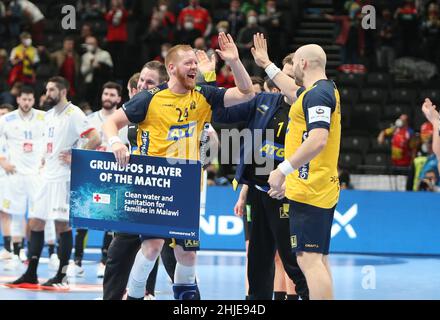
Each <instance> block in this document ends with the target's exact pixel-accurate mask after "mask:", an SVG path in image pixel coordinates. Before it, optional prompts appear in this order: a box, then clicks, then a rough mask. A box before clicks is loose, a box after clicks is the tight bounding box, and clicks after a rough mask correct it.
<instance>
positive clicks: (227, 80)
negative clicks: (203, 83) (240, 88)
mask: <svg viewBox="0 0 440 320" xmlns="http://www.w3.org/2000/svg"><path fill="white" fill-rule="evenodd" d="M217 85H218V86H219V87H223V88H226V89H228V88H233V87H235V82H234V76H233V75H232V71H231V68H230V67H229V66H228V65H227V64H225V65H224V66H223V67H222V68H221V69H220V72H219V73H218V74H217Z"/></svg>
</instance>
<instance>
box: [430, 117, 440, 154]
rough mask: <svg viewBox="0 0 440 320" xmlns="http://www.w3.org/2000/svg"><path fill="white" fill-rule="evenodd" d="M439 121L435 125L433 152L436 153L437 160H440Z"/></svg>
mask: <svg viewBox="0 0 440 320" xmlns="http://www.w3.org/2000/svg"><path fill="white" fill-rule="evenodd" d="M439 121H440V120H437V121H435V122H434V123H433V134H432V150H433V151H434V153H435V155H436V156H437V159H440V135H439V131H438V130H439Z"/></svg>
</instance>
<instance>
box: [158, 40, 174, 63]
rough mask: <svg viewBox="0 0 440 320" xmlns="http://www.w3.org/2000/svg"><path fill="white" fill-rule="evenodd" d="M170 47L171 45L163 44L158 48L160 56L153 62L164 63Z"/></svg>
mask: <svg viewBox="0 0 440 320" xmlns="http://www.w3.org/2000/svg"><path fill="white" fill-rule="evenodd" d="M171 47H172V44H171V43H168V42H165V43H162V44H161V46H160V55H157V56H156V57H155V58H154V60H156V61H159V62H162V63H164V61H165V57H166V56H167V54H168V50H170V48H171Z"/></svg>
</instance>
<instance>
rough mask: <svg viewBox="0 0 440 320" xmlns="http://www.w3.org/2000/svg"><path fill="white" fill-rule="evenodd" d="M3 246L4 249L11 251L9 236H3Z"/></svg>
mask: <svg viewBox="0 0 440 320" xmlns="http://www.w3.org/2000/svg"><path fill="white" fill-rule="evenodd" d="M3 246H4V247H5V249H6V251H8V252H11V236H4V237H3Z"/></svg>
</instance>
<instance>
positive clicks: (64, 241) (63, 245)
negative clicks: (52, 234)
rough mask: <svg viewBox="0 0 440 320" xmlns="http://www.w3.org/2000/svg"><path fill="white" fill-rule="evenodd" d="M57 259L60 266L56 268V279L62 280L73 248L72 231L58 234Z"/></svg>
mask: <svg viewBox="0 0 440 320" xmlns="http://www.w3.org/2000/svg"><path fill="white" fill-rule="evenodd" d="M58 247H59V248H58V249H59V258H60V266H59V267H58V272H57V275H56V277H57V278H58V279H60V280H62V279H63V278H64V277H65V276H66V272H67V266H68V265H69V259H70V255H71V254H72V247H73V236H72V230H69V231H66V232H62V233H60V242H59V246H58Z"/></svg>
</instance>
